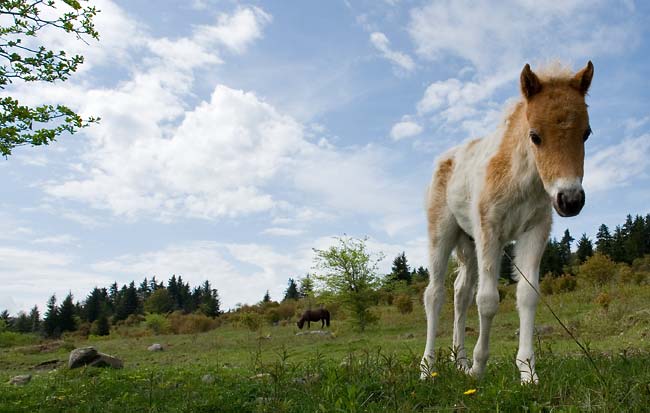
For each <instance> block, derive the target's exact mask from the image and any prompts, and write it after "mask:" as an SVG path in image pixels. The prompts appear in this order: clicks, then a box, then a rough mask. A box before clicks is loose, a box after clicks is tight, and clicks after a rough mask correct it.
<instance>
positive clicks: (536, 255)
mask: <svg viewBox="0 0 650 413" xmlns="http://www.w3.org/2000/svg"><path fill="white" fill-rule="evenodd" d="M550 226H551V224H550V217H549V218H548V220H546V221H545V222H543V223H542V224H539V225H537V226H535V227H533V228H531V229H530V230H528V231H526V232H524V233H523V234H522V235H521V236H520V237H519V239H517V243H516V245H515V264H516V265H517V267H518V268H519V269H520V270H521V271H522V272H523V273H524V275H525V276H526V278H527V279H528V281H526V279H524V278H523V277H522V276H521V274H519V272H518V271H516V270H515V275H516V276H518V277H519V281H518V284H517V309H518V310H519V351H518V352H517V360H516V362H517V367H518V368H519V372H520V374H521V382H522V383H537V381H538V378H537V373H535V354H534V352H533V332H534V329H535V311H536V309H537V301H538V300H539V296H538V293H537V291H539V263H540V260H541V259H542V254H543V253H544V248H546V240H547V238H548V234H549V231H550ZM529 282H530V284H529ZM535 290H537V291H535Z"/></svg>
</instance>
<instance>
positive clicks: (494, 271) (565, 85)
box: [421, 62, 594, 383]
mask: <svg viewBox="0 0 650 413" xmlns="http://www.w3.org/2000/svg"><path fill="white" fill-rule="evenodd" d="M538 73H539V74H535V73H534V72H533V71H532V70H531V69H530V66H529V65H528V64H527V65H526V66H524V68H523V71H522V72H521V76H520V86H521V94H522V98H521V99H520V100H519V101H518V102H517V103H515V104H514V105H513V107H512V108H511V110H510V111H509V112H508V113H507V115H506V118H505V121H504V122H503V124H502V125H501V126H500V127H499V128H498V130H497V131H496V132H495V133H493V134H491V135H489V136H488V137H486V138H483V139H477V140H473V141H469V142H467V143H465V144H461V145H459V146H457V147H454V148H452V149H451V150H449V151H448V152H447V153H445V154H444V155H442V156H441V157H440V158H439V160H438V161H437V165H436V168H435V170H434V174H433V177H432V181H431V183H430V185H429V188H428V192H427V199H426V213H427V221H428V239H429V258H430V261H429V269H430V270H431V277H430V280H429V285H428V286H427V288H426V291H425V293H424V304H425V310H426V315H427V341H426V347H425V350H424V356H423V358H422V363H421V373H422V377H423V378H424V377H426V375H427V373H428V372H429V368H430V366H432V363H433V362H434V341H435V338H436V330H437V328H438V319H439V315H440V309H441V307H442V303H443V300H444V298H445V289H444V280H445V272H446V271H447V261H448V259H449V255H450V253H451V252H452V250H454V249H455V251H456V257H457V259H458V262H459V271H458V275H457V277H456V280H455V282H454V332H453V347H454V355H455V362H456V365H457V366H458V368H460V369H461V370H463V371H465V372H467V373H469V374H471V375H472V376H474V377H480V376H481V375H482V374H483V372H484V370H485V365H486V363H487V359H488V353H489V347H488V344H489V336H490V327H491V325H492V319H493V318H494V315H495V314H496V312H497V307H498V306H499V291H498V290H497V285H498V279H499V265H500V263H501V256H502V255H503V249H504V246H505V245H506V244H507V243H509V242H510V241H515V264H516V265H517V267H518V268H520V269H521V271H522V272H523V274H525V276H526V277H527V278H528V280H529V281H530V283H531V284H532V286H531V285H529V284H528V282H526V281H525V280H521V279H519V276H518V274H514V275H515V277H516V279H518V285H517V309H518V311H519V322H520V329H519V350H518V352H517V359H516V364H517V366H518V368H519V371H520V374H521V381H522V383H531V382H532V383H537V381H538V377H537V374H536V373H535V356H534V353H533V329H534V322H535V310H536V307H537V301H538V293H537V292H536V291H535V289H537V288H538V285H539V264H540V260H541V257H542V254H543V252H544V248H545V247H546V242H547V239H548V236H549V234H550V230H551V222H552V208H551V206H552V207H553V208H554V209H555V211H557V213H558V214H559V215H560V216H562V217H571V216H575V215H577V214H578V213H580V210H581V209H582V207H583V206H584V203H585V193H584V191H583V189H582V177H583V166H584V156H585V146H584V145H585V141H586V140H587V138H588V137H589V135H590V133H591V128H590V126H589V115H588V113H587V104H586V103H585V95H586V94H587V91H588V90H589V85H590V84H591V79H592V77H593V74H594V66H593V64H592V63H591V62H589V63H587V66H586V67H585V68H583V69H582V70H580V71H579V72H577V73H572V72H571V71H570V70H568V69H566V68H563V67H561V66H559V65H556V66H552V67H549V68H547V69H545V70H542V71H540V72H538ZM477 283H478V288H477ZM533 287H534V288H535V289H534V288H533ZM474 292H476V304H477V307H478V313H479V327H480V328H479V337H478V341H477V343H476V346H475V348H474V354H473V362H472V364H471V366H470V363H469V361H468V359H467V355H466V352H465V345H464V341H465V319H466V315H467V308H468V307H469V305H470V303H471V301H472V298H473V295H474Z"/></svg>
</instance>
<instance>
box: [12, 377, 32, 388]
mask: <svg viewBox="0 0 650 413" xmlns="http://www.w3.org/2000/svg"><path fill="white" fill-rule="evenodd" d="M31 379H32V375H31V374H21V375H20V376H14V377H12V378H11V379H10V380H9V384H13V385H14V386H24V385H26V384H27V383H29V381H30V380H31Z"/></svg>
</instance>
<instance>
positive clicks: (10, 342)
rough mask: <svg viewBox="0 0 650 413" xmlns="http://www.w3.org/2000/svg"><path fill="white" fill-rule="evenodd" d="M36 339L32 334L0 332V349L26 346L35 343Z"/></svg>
mask: <svg viewBox="0 0 650 413" xmlns="http://www.w3.org/2000/svg"><path fill="white" fill-rule="evenodd" d="M38 341H39V340H38V337H36V335H34V334H24V333H16V332H13V331H3V332H0V348H4V347H15V346H26V345H29V344H34V343H37V342H38Z"/></svg>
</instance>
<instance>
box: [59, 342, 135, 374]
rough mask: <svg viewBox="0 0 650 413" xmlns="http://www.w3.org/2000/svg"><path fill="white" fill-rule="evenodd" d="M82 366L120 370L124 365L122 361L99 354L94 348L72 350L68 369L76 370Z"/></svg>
mask: <svg viewBox="0 0 650 413" xmlns="http://www.w3.org/2000/svg"><path fill="white" fill-rule="evenodd" d="M83 366H91V367H112V368H115V369H121V368H122V367H123V366H124V364H123V363H122V360H120V359H118V358H116V357H113V356H109V355H108V354H104V353H99V352H98V351H97V350H96V349H95V348H94V347H82V348H76V349H74V350H72V351H71V352H70V358H69V359H68V367H69V368H71V369H76V368H79V367H83Z"/></svg>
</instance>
